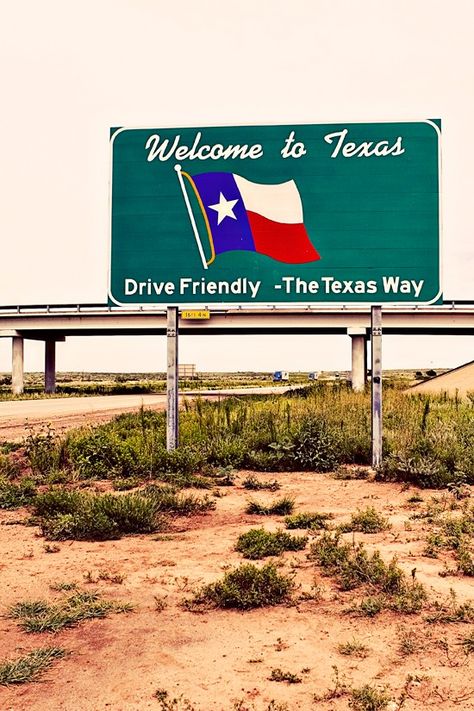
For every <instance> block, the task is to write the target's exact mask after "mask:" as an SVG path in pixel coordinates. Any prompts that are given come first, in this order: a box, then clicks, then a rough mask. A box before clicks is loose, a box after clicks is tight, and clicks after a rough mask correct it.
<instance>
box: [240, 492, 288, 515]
mask: <svg viewBox="0 0 474 711" xmlns="http://www.w3.org/2000/svg"><path fill="white" fill-rule="evenodd" d="M294 507H295V501H294V499H292V498H290V497H289V496H283V497H282V498H281V499H278V500H277V501H274V502H273V503H272V504H269V505H265V504H260V503H258V502H257V501H249V502H248V504H247V506H246V508H245V513H248V514H258V515H259V516H272V515H273V516H284V515H285V514H290V513H291V512H292V511H293V509H294Z"/></svg>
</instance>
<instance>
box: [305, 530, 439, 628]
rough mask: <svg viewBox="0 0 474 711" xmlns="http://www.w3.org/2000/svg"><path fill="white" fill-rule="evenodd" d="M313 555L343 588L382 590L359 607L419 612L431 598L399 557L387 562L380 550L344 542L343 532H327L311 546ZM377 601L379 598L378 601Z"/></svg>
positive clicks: (373, 609) (363, 610) (363, 609)
mask: <svg viewBox="0 0 474 711" xmlns="http://www.w3.org/2000/svg"><path fill="white" fill-rule="evenodd" d="M309 557H310V559H311V560H315V561H316V562H317V563H318V564H319V565H320V566H321V567H322V568H323V570H324V571H325V573H326V574H328V575H332V576H334V577H335V578H336V579H337V580H338V583H339V587H340V588H341V590H353V589H355V588H358V587H361V586H366V587H370V590H371V591H374V592H376V593H378V595H377V596H376V597H371V598H370V599H369V600H368V601H367V602H363V603H362V605H361V607H360V608H359V611H362V612H363V613H364V614H369V616H370V615H371V612H370V611H371V610H372V611H374V612H372V614H377V612H379V611H380V610H381V609H383V608H384V607H388V608H390V609H392V610H396V611H398V612H402V613H405V614H412V613H415V612H419V610H420V609H421V608H422V606H423V603H424V601H425V600H426V598H427V595H426V591H425V589H424V587H423V586H422V585H421V584H420V583H418V582H415V580H414V578H413V581H412V582H410V583H409V582H408V580H407V578H406V576H405V574H404V573H403V571H402V570H401V568H399V567H398V565H397V560H396V558H393V559H392V560H391V561H390V563H388V564H387V563H385V562H384V561H383V560H382V557H381V555H380V553H379V551H374V553H372V555H369V554H368V553H367V551H366V549H365V548H364V546H363V545H362V544H358V545H356V546H353V545H351V544H349V543H341V542H340V536H339V534H336V535H334V536H331V534H329V533H323V534H322V536H321V537H320V538H319V539H318V540H317V541H316V542H315V543H313V545H312V546H311V552H310V556H309ZM374 601H375V602H374Z"/></svg>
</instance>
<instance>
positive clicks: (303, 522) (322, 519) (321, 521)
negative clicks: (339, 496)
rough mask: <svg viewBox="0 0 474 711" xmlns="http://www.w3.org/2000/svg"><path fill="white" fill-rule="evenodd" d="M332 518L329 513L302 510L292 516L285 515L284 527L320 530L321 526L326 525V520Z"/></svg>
mask: <svg viewBox="0 0 474 711" xmlns="http://www.w3.org/2000/svg"><path fill="white" fill-rule="evenodd" d="M332 518H334V516H333V514H331V513H328V514H326V513H318V512H316V511H314V512H302V513H297V514H293V515H292V516H287V517H286V518H285V526H286V528H289V529H293V528H309V529H312V530H313V531H314V530H320V529H322V528H327V527H328V521H329V520H330V519H332Z"/></svg>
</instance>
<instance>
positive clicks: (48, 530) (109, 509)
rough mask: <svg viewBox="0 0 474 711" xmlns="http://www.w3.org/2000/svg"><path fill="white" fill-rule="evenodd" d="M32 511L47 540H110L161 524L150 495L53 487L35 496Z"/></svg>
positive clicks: (145, 530)
mask: <svg viewBox="0 0 474 711" xmlns="http://www.w3.org/2000/svg"><path fill="white" fill-rule="evenodd" d="M34 513H35V515H36V516H38V518H39V522H40V526H41V529H42V532H43V534H44V535H45V536H46V538H48V539H49V540H57V541H60V540H67V539H74V540H110V539H113V538H120V537H121V536H122V535H123V534H128V533H150V532H152V531H156V530H158V529H159V528H160V526H161V527H163V526H164V521H163V519H161V520H160V518H159V516H158V510H157V506H156V504H155V502H154V501H153V499H152V498H150V497H146V496H142V495H140V494H135V493H133V494H124V495H123V496H115V495H113V494H91V493H88V492H81V491H69V490H66V489H53V490H50V491H48V492H45V493H44V494H40V495H38V496H37V497H36V499H35V503H34Z"/></svg>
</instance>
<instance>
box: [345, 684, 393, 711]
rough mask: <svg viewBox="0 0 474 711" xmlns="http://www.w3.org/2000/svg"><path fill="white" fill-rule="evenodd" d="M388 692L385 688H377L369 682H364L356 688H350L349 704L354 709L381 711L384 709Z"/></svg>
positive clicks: (355, 710) (387, 700)
mask: <svg viewBox="0 0 474 711" xmlns="http://www.w3.org/2000/svg"><path fill="white" fill-rule="evenodd" d="M390 700H391V696H390V694H389V693H388V692H387V690H386V689H385V688H383V689H378V688H376V687H374V686H371V685H370V684H364V686H361V687H359V688H357V689H352V691H351V694H350V699H349V706H350V708H351V709H354V711H382V710H383V709H386V708H387V706H388V704H389V701H390Z"/></svg>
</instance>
